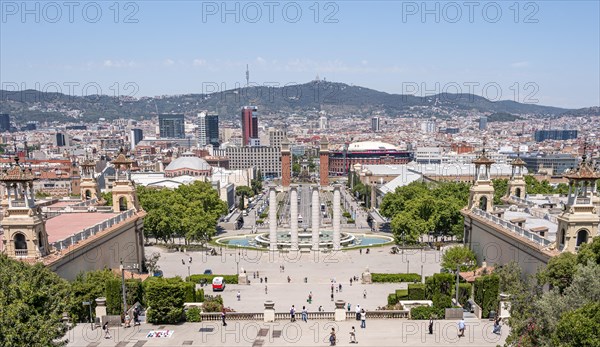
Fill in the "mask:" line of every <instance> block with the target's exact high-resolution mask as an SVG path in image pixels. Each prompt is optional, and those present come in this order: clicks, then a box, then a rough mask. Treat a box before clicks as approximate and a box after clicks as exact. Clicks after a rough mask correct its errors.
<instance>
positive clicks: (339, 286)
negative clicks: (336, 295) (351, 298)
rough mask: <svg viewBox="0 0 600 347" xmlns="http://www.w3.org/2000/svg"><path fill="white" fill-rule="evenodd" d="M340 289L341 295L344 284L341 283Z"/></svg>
mask: <svg viewBox="0 0 600 347" xmlns="http://www.w3.org/2000/svg"><path fill="white" fill-rule="evenodd" d="M339 287H340V293H341V292H342V284H341V283H340V286H339Z"/></svg>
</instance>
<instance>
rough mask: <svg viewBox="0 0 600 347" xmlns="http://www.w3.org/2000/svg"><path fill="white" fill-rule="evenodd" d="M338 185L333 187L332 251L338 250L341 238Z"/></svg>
mask: <svg viewBox="0 0 600 347" xmlns="http://www.w3.org/2000/svg"><path fill="white" fill-rule="evenodd" d="M340 194H341V193H340V185H339V184H336V185H334V186H333V249H334V250H336V251H337V250H339V249H340V239H341V238H342V230H341V229H342V224H341V223H342V220H341V211H340V203H341V195H340Z"/></svg>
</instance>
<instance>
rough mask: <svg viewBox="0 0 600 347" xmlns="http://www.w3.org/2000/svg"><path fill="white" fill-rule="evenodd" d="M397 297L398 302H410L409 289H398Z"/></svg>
mask: <svg viewBox="0 0 600 347" xmlns="http://www.w3.org/2000/svg"><path fill="white" fill-rule="evenodd" d="M396 296H397V297H398V301H400V300H408V289H398V290H396Z"/></svg>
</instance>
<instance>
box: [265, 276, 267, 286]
mask: <svg viewBox="0 0 600 347" xmlns="http://www.w3.org/2000/svg"><path fill="white" fill-rule="evenodd" d="M266 283H267V276H265V284H266Z"/></svg>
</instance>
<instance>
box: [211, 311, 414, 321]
mask: <svg viewBox="0 0 600 347" xmlns="http://www.w3.org/2000/svg"><path fill="white" fill-rule="evenodd" d="M409 314H410V311H401V310H385V311H367V312H366V318H367V319H408V318H409ZM200 316H201V317H202V320H203V321H219V320H221V313H220V312H214V313H201V314H200ZM263 318H264V313H262V312H261V313H242V312H227V315H226V317H225V319H226V320H263ZM307 318H308V319H309V320H315V319H319V320H331V321H333V320H334V319H335V313H334V312H333V311H322V312H318V311H317V312H308V315H307ZM289 319H290V313H289V312H276V313H275V320H289ZM301 319H302V312H301V311H296V320H301ZM354 319H356V313H355V312H354V311H350V312H348V311H346V320H354Z"/></svg>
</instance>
